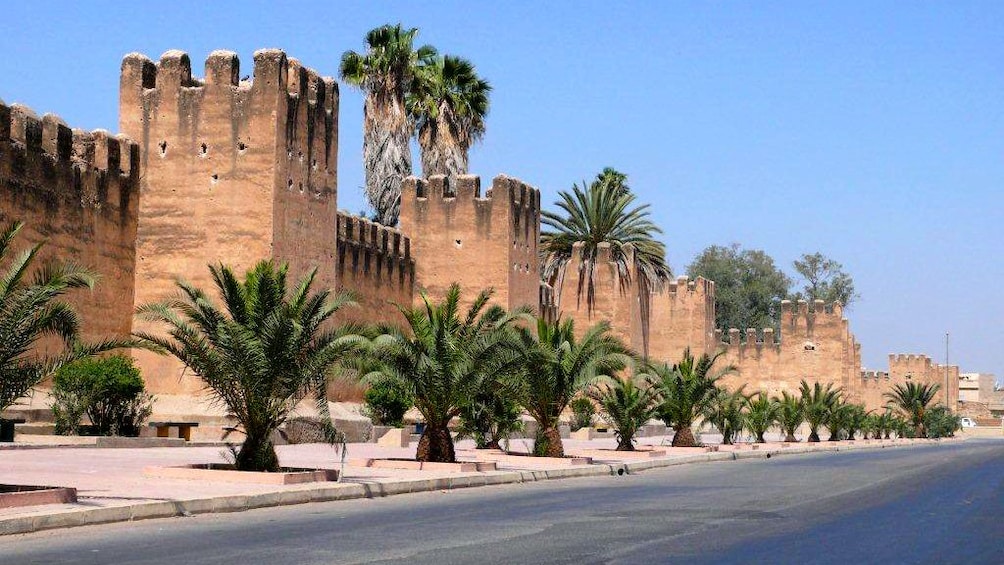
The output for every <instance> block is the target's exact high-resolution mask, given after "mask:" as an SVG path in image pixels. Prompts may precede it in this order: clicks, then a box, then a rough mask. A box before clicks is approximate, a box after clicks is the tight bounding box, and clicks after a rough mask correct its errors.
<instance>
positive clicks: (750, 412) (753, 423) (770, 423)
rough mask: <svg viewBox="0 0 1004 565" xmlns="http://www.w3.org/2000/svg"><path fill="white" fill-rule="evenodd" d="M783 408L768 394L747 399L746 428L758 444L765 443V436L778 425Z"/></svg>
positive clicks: (762, 393) (761, 393) (760, 394)
mask: <svg viewBox="0 0 1004 565" xmlns="http://www.w3.org/2000/svg"><path fill="white" fill-rule="evenodd" d="M780 411H781V407H780V406H779V405H778V403H777V402H776V401H774V400H773V399H771V398H769V397H768V396H767V393H765V392H760V393H759V394H756V395H754V396H751V397H749V398H748V399H746V417H745V418H744V424H745V425H744V427H745V428H746V429H747V430H749V432H750V433H752V434H753V437H754V438H756V442H757V443H764V442H765V441H767V440H766V439H764V434H766V433H767V432H768V431H770V429H771V428H773V427H774V424H776V423H777V419H778V415H779V413H780Z"/></svg>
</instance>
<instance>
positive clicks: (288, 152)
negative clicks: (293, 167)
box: [286, 149, 293, 161]
mask: <svg viewBox="0 0 1004 565" xmlns="http://www.w3.org/2000/svg"><path fill="white" fill-rule="evenodd" d="M286 158H287V159H289V160H290V161H292V160H293V150H292V149H290V150H289V151H286Z"/></svg>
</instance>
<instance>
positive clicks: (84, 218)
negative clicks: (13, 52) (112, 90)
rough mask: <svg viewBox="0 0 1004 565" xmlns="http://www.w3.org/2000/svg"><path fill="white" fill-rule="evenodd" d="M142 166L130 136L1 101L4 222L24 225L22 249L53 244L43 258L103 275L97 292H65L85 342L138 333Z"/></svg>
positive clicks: (0, 188)
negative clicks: (76, 126) (71, 124)
mask: <svg viewBox="0 0 1004 565" xmlns="http://www.w3.org/2000/svg"><path fill="white" fill-rule="evenodd" d="M138 161H139V152H138V148H137V147H136V145H134V144H133V143H132V142H130V141H129V140H128V139H125V138H121V137H113V136H111V135H109V134H108V132H106V131H103V130H97V131H94V132H85V131H82V130H72V131H71V130H70V129H69V128H68V127H67V126H66V125H65V124H64V123H63V122H62V120H60V119H59V118H58V117H57V116H54V115H51V114H46V115H45V116H44V117H43V118H42V119H41V120H39V119H38V118H36V117H35V114H34V113H32V111H31V110H29V109H28V108H26V107H23V106H18V105H15V106H12V107H7V106H5V105H4V104H3V103H2V102H0V222H2V223H3V224H4V225H7V224H9V223H10V222H12V221H14V220H20V221H22V222H24V224H25V226H24V228H23V229H22V231H21V236H20V237H19V238H18V241H17V243H16V245H17V250H18V251H20V250H21V249H26V248H28V247H29V246H30V245H32V244H34V243H38V242H40V241H47V242H48V243H47V244H46V246H45V247H44V249H43V251H42V253H41V256H40V260H41V261H43V262H44V261H47V260H50V259H55V260H59V261H70V262H74V263H77V264H80V265H83V266H85V267H87V268H89V269H91V270H93V271H94V272H96V273H97V274H98V275H99V277H100V278H99V280H98V284H97V286H96V288H95V289H94V291H93V292H90V291H87V290H78V291H73V292H72V293H70V294H69V295H67V299H68V301H69V302H70V303H72V304H73V306H74V307H75V308H76V310H77V312H78V313H79V314H80V316H81V318H82V320H83V324H82V332H83V337H84V338H85V339H91V340H96V339H108V338H125V337H128V336H129V333H130V331H131V329H132V317H133V316H132V304H133V272H134V268H135V253H134V248H133V243H134V241H135V238H136V217H137V200H138V196H139V178H140V172H139V162H138ZM50 345H51V343H49V344H46V345H43V346H42V347H43V349H45V348H48V347H49V346H50Z"/></svg>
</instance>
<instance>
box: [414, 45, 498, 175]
mask: <svg viewBox="0 0 1004 565" xmlns="http://www.w3.org/2000/svg"><path fill="white" fill-rule="evenodd" d="M491 90H492V87H491V85H490V84H488V81H486V80H484V79H482V78H481V77H479V76H478V74H477V72H476V71H475V69H474V65H473V64H472V63H471V62H470V61H468V60H467V59H462V58H460V57H454V56H452V55H446V56H444V57H437V58H435V59H433V60H432V61H431V62H430V63H429V64H427V65H424V66H422V67H420V68H419V69H418V70H417V71H416V72H415V79H414V81H413V82H412V87H411V90H410V92H409V93H408V95H407V97H406V99H405V103H406V105H407V108H408V114H409V115H410V116H411V119H412V121H413V122H414V124H415V128H416V130H417V131H418V145H419V148H420V149H421V154H422V175H423V176H425V177H430V176H432V175H461V174H467V164H468V152H469V151H470V148H471V145H473V144H474V143H476V142H477V141H478V140H479V139H481V137H482V136H483V135H484V133H485V116H486V115H488V106H489V103H488V94H489V93H490V92H491Z"/></svg>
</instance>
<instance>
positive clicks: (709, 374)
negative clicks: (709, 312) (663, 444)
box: [649, 348, 735, 447]
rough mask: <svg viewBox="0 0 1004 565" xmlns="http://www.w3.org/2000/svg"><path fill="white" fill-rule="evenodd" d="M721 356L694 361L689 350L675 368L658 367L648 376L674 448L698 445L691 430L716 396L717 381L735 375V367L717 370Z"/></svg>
mask: <svg viewBox="0 0 1004 565" xmlns="http://www.w3.org/2000/svg"><path fill="white" fill-rule="evenodd" d="M721 356H722V352H718V353H717V354H715V355H714V356H710V355H708V354H707V353H705V354H703V355H701V357H700V358H699V359H694V356H693V355H692V354H691V353H690V348H687V349H685V350H684V352H683V358H682V359H681V360H680V362H679V363H677V364H676V365H673V366H672V367H669V366H668V365H665V364H658V365H651V366H650V367H649V374H651V375H652V377H653V380H654V381H655V383H656V386H658V387H659V392H660V394H661V395H662V399H663V401H662V405H661V406H660V407H659V418H660V419H661V420H662V421H663V422H665V423H666V426H668V427H671V428H673V431H674V434H673V447H696V446H697V445H698V443H697V440H696V439H695V438H694V431H693V429H691V426H693V424H694V421H695V420H696V419H697V417H698V416H700V415H701V413H702V412H704V411H705V410H706V408H707V405H708V402H710V401H711V398H712V397H713V396H714V395H715V392H716V390H717V386H716V383H717V382H718V380H719V379H721V378H722V377H723V376H724V375H726V374H728V373H731V372H733V371H735V367H734V366H732V365H729V366H727V367H725V368H723V369H721V370H715V369H714V365H715V362H716V361H718V359H719V358H720V357H721Z"/></svg>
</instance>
